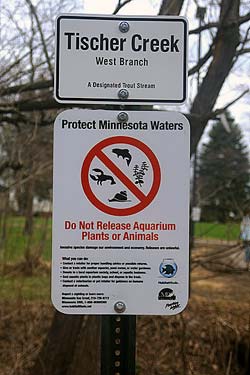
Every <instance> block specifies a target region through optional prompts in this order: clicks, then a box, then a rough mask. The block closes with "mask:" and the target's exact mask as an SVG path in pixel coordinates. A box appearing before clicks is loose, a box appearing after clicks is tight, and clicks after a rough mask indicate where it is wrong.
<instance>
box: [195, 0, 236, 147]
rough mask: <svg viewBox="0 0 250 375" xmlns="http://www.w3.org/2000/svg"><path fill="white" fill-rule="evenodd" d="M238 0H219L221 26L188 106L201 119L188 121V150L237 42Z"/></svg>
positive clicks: (230, 63)
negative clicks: (207, 64) (204, 72)
mask: <svg viewBox="0 0 250 375" xmlns="http://www.w3.org/2000/svg"><path fill="white" fill-rule="evenodd" d="M239 4H240V0H222V3H221V13H220V26H219V29H218V32H217V35H216V38H215V43H214V49H213V60H212V62H211V64H210V66H209V68H208V71H207V74H206V76H205V78H204V79H203V81H202V84H201V86H200V88H199V91H198V93H197V95H196V98H195V100H194V102H193V105H192V108H191V111H190V112H191V114H195V115H201V116H203V119H202V118H201V120H200V121H198V122H197V123H196V122H195V121H193V122H192V124H191V153H193V152H194V151H195V150H196V147H197V144H198V142H199V140H200V138H201V136H202V134H203V131H204V129H205V127H206V125H207V122H208V116H209V114H211V112H212V110H213V107H214V105H215V102H216V100H217V98H218V96H219V93H220V90H221V88H222V86H223V84H224V82H225V79H226V77H227V76H228V74H229V72H230V70H231V68H232V66H233V63H234V57H235V53H236V49H237V46H238V44H239V24H238V19H239Z"/></svg>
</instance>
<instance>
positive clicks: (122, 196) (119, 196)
mask: <svg viewBox="0 0 250 375" xmlns="http://www.w3.org/2000/svg"><path fill="white" fill-rule="evenodd" d="M109 202H131V201H130V200H128V197H127V192H126V191H125V190H124V191H120V193H116V194H115V196H114V198H112V199H109Z"/></svg>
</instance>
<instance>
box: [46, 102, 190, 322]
mask: <svg viewBox="0 0 250 375" xmlns="http://www.w3.org/2000/svg"><path fill="white" fill-rule="evenodd" d="M127 115H128V119H127V120H126V122H122V121H120V118H121V117H122V118H124V113H123V115H122V116H121V115H119V112H117V111H101V110H98V111H97V110H96V111H91V110H82V109H72V110H67V111H64V112H62V113H60V114H59V115H58V116H57V118H56V121H55V126H54V192H53V205H54V207H53V261H52V300H53V303H54V306H55V307H56V309H58V310H59V311H61V312H63V313H66V314H116V313H117V310H116V306H117V303H118V309H119V308H122V306H123V307H124V308H125V311H124V314H132V315H133V314H152V315H157V314H158V315H164V314H165V315H172V314H177V313H179V312H181V311H182V310H183V309H184V308H185V306H186V304H187V301H188V289H189V281H188V280H189V250H188V249H189V240H188V237H189V229H188V225H189V123H188V121H187V119H186V118H185V117H184V116H183V115H182V114H180V113H174V112H159V111H157V112H129V113H128V114H127ZM118 116H120V117H118ZM119 304H120V305H119ZM119 306H120V307H119Z"/></svg>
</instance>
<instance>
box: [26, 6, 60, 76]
mask: <svg viewBox="0 0 250 375" xmlns="http://www.w3.org/2000/svg"><path fill="white" fill-rule="evenodd" d="M25 1H26V2H27V4H28V5H29V7H30V11H31V13H32V14H33V16H34V17H35V20H36V24H37V28H38V31H39V34H40V38H41V41H42V45H43V51H44V54H45V57H46V61H47V64H48V68H49V71H50V75H51V78H52V79H54V73H53V68H52V65H51V62H50V58H49V54H48V50H47V46H46V43H45V39H44V36H43V31H42V26H41V23H40V21H39V18H38V15H37V12H36V9H35V7H34V5H33V4H32V2H31V0H25Z"/></svg>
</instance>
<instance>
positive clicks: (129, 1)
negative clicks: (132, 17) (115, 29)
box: [113, 0, 132, 14]
mask: <svg viewBox="0 0 250 375" xmlns="http://www.w3.org/2000/svg"><path fill="white" fill-rule="evenodd" d="M131 1H132V0H123V1H122V0H119V1H118V4H117V6H116V8H115V10H114V12H113V14H117V13H118V12H119V11H120V10H121V9H122V8H123V7H124V6H125V5H126V4H128V3H131Z"/></svg>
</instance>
